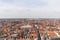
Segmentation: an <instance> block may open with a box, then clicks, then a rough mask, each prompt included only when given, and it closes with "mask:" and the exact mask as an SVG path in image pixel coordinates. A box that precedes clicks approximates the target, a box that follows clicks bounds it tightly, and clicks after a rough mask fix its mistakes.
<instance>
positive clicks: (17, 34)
mask: <svg viewBox="0 0 60 40" xmlns="http://www.w3.org/2000/svg"><path fill="white" fill-rule="evenodd" d="M37 31H39V32H37ZM38 33H39V35H38ZM39 38H40V39H39ZM59 38H60V20H59V19H0V40H55V39H56V40H58V39H59Z"/></svg>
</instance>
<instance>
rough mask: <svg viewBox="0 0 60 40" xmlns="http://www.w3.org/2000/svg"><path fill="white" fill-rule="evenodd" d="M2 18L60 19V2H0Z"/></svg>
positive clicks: (38, 0)
mask: <svg viewBox="0 0 60 40" xmlns="http://www.w3.org/2000/svg"><path fill="white" fill-rule="evenodd" d="M0 18H60V0H0Z"/></svg>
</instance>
